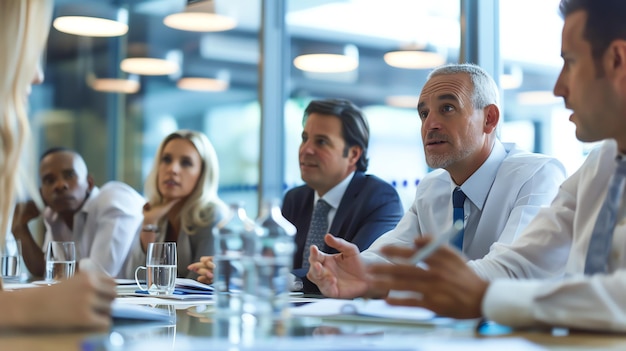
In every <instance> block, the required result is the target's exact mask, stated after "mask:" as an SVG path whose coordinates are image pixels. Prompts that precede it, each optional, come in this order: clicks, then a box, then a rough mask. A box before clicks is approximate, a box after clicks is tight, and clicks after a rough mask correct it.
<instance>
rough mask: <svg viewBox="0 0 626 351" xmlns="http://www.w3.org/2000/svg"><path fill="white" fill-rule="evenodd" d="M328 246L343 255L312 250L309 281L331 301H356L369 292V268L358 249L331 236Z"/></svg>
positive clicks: (328, 237) (312, 247) (326, 239)
mask: <svg viewBox="0 0 626 351" xmlns="http://www.w3.org/2000/svg"><path fill="white" fill-rule="evenodd" d="M324 241H325V242H326V244H327V245H328V246H330V247H332V248H335V249H337V251H339V253H338V254H333V255H329V254H327V253H324V252H322V251H320V250H319V249H318V248H317V246H315V245H313V246H311V248H310V250H311V255H310V256H309V263H310V268H309V272H308V273H307V275H306V276H307V278H309V280H310V281H312V282H313V283H315V284H316V285H317V286H318V288H319V289H320V292H321V293H322V294H324V295H325V296H328V297H335V298H353V297H357V296H363V295H364V294H366V293H367V292H368V285H367V279H366V276H367V274H366V271H365V265H364V264H363V262H362V261H361V258H360V257H359V249H358V247H357V246H356V245H354V244H352V243H350V242H347V241H345V240H343V239H341V238H336V237H334V236H332V235H330V234H326V236H324Z"/></svg>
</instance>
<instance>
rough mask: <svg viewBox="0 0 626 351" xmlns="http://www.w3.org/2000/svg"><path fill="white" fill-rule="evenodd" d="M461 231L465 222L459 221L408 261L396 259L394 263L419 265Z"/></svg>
mask: <svg viewBox="0 0 626 351" xmlns="http://www.w3.org/2000/svg"><path fill="white" fill-rule="evenodd" d="M461 230H463V220H460V219H458V220H456V221H455V222H454V223H452V226H451V227H450V228H449V229H448V230H446V231H445V232H444V233H443V234H441V235H438V236H437V237H435V238H434V239H433V240H432V241H431V242H429V243H428V244H426V246H424V247H423V248H421V249H420V250H419V251H417V252H416V253H414V254H413V256H411V257H409V258H408V259H395V260H393V261H392V262H394V263H397V264H410V265H417V264H418V263H420V262H422V261H423V260H425V259H426V258H428V256H430V255H432V253H433V252H435V251H436V250H437V249H438V248H439V247H440V246H441V245H443V244H445V243H447V242H449V241H450V239H452V238H454V237H455V236H457V235H458V234H459V232H460V231H461Z"/></svg>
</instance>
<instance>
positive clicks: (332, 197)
mask: <svg viewBox="0 0 626 351" xmlns="http://www.w3.org/2000/svg"><path fill="white" fill-rule="evenodd" d="M352 177H354V172H352V173H350V174H348V176H347V177H345V178H344V180H342V181H341V182H340V183H339V184H337V185H335V186H334V187H333V188H332V189H330V190H328V192H327V193H326V194H324V196H322V197H320V196H319V195H318V194H317V191H316V192H315V196H314V199H313V208H315V204H317V200H319V199H323V200H324V201H326V202H327V203H328V204H329V205H330V210H329V211H328V228H326V231H328V229H329V228H330V226H331V224H332V223H333V219H335V213H337V208H339V204H340V203H341V199H342V198H343V194H345V192H346V189H348V185H350V182H351V181H352Z"/></svg>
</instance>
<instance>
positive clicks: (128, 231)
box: [44, 181, 146, 277]
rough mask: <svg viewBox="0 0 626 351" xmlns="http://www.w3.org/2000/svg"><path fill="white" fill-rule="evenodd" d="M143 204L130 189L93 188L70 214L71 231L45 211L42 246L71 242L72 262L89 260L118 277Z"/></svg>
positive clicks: (110, 184)
mask: <svg viewBox="0 0 626 351" xmlns="http://www.w3.org/2000/svg"><path fill="white" fill-rule="evenodd" d="M145 201H146V200H144V198H143V197H142V196H141V195H140V194H139V193H138V192H136V191H135V190H134V189H133V188H131V187H130V186H128V185H127V184H124V183H121V182H115V181H112V182H108V183H106V184H104V185H103V186H102V187H101V188H100V189H98V188H97V187H94V188H93V189H92V190H91V193H90V194H89V198H88V199H87V201H86V202H85V204H84V205H83V207H81V209H80V210H79V211H78V212H76V213H75V214H74V229H73V230H70V229H69V228H68V227H67V225H66V224H65V222H64V221H63V220H62V219H61V218H60V217H59V216H58V214H57V213H55V212H53V211H52V210H51V209H50V208H49V207H46V209H45V210H44V224H45V226H46V240H45V243H46V245H47V243H48V242H49V241H51V240H58V241H73V242H74V245H75V246H76V262H78V261H79V260H80V259H81V258H87V257H89V258H90V259H91V261H92V262H94V263H96V264H98V266H100V267H101V268H102V269H103V270H104V271H105V272H107V273H108V274H109V275H110V276H112V277H118V276H122V275H123V274H124V272H123V270H122V266H123V265H124V262H125V260H126V255H128V252H129V250H130V246H131V243H132V242H133V239H134V237H135V235H136V233H137V228H139V226H141V223H142V221H143V212H142V209H143V205H144V204H145ZM46 247H47V246H44V251H45V249H46Z"/></svg>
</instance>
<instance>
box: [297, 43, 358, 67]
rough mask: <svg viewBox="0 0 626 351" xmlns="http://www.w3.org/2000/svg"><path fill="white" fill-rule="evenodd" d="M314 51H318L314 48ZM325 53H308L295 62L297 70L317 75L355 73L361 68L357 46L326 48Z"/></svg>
mask: <svg viewBox="0 0 626 351" xmlns="http://www.w3.org/2000/svg"><path fill="white" fill-rule="evenodd" d="M312 50H317V48H316V47H313V48H312ZM321 50H324V52H312V53H311V52H307V53H305V54H302V55H300V56H297V57H296V58H295V59H294V60H293V65H294V66H296V68H298V69H300V70H303V71H307V72H316V73H339V72H349V71H354V70H355V69H357V68H358V67H359V49H358V48H357V47H356V46H355V45H345V46H341V47H331V46H329V47H325V48H323V49H321Z"/></svg>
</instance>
